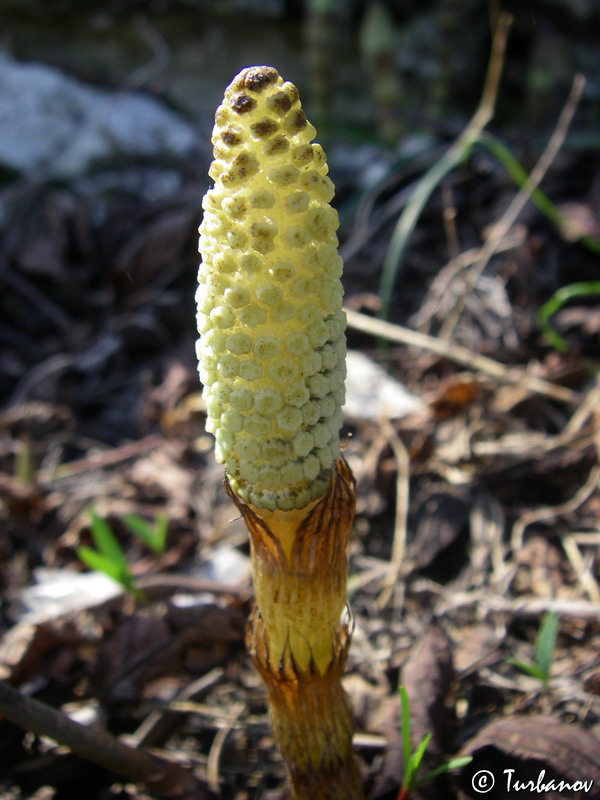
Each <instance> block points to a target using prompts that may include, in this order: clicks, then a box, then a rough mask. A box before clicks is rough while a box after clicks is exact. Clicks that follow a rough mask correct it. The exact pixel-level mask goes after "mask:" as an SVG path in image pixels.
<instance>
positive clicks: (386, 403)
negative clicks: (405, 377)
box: [343, 350, 425, 422]
mask: <svg viewBox="0 0 600 800" xmlns="http://www.w3.org/2000/svg"><path fill="white" fill-rule="evenodd" d="M346 364H347V367H348V376H347V378H346V405H345V406H344V408H343V411H344V416H345V417H346V419H349V420H351V421H358V420H370V421H371V422H379V421H380V420H381V419H382V418H388V419H399V418H400V417H405V416H407V415H408V414H412V413H414V412H419V411H423V410H424V409H425V403H424V402H423V401H422V400H421V399H420V398H419V397H417V396H416V395H414V394H412V393H411V392H409V391H408V389H407V388H406V387H405V386H404V385H403V384H401V383H400V381H397V380H396V379H395V378H392V377H390V376H389V375H388V374H387V373H386V371H385V370H384V369H383V368H382V367H380V366H379V364H376V363H375V362H374V361H372V360H371V359H370V358H368V356H366V355H364V353H361V352H359V351H358V350H349V351H348V354H347V357H346Z"/></svg>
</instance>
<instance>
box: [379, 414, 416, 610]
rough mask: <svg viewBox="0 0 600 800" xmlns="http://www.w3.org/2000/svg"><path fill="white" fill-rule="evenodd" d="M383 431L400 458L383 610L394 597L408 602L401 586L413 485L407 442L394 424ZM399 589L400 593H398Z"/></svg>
mask: <svg viewBox="0 0 600 800" xmlns="http://www.w3.org/2000/svg"><path fill="white" fill-rule="evenodd" d="M381 427H382V432H383V433H384V435H385V436H386V437H387V439H388V441H389V443H390V446H391V448H392V450H393V451H394V456H395V458H396V516H395V521H394V541H393V544H392V557H391V559H390V563H389V568H388V571H387V573H386V575H385V578H384V581H383V587H382V589H381V593H380V595H379V597H378V600H377V602H378V604H379V606H380V607H384V606H386V605H387V604H388V603H389V601H390V598H391V597H392V595H394V596H395V601H396V602H395V605H397V606H398V607H400V606H402V604H403V601H404V587H403V586H402V584H401V583H399V579H400V577H401V574H402V567H403V562H404V554H405V552H406V521H407V517H408V506H409V486H410V456H409V454H408V451H407V449H406V447H405V446H404V443H403V442H402V440H401V439H400V437H399V436H398V434H397V433H396V431H395V430H394V427H393V426H392V424H391V422H390V421H389V420H385V421H384V422H383V424H382V426H381ZM394 590H396V591H394Z"/></svg>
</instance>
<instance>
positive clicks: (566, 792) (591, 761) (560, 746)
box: [459, 715, 600, 800]
mask: <svg viewBox="0 0 600 800" xmlns="http://www.w3.org/2000/svg"><path fill="white" fill-rule="evenodd" d="M460 755H461V756H468V755H472V756H473V761H472V762H471V763H470V764H468V765H467V766H466V767H464V768H463V769H462V771H461V773H460V779H459V780H460V784H461V787H462V788H463V790H464V791H465V792H466V793H467V795H468V796H469V797H473V798H476V797H481V792H482V785H479V786H478V783H477V782H478V779H479V778H480V777H481V776H482V775H483V773H484V771H486V772H487V776H486V777H487V779H488V780H491V778H490V775H491V776H492V778H493V780H494V782H495V785H494V786H493V788H490V789H489V790H486V794H485V797H486V798H487V800H495V799H499V798H506V797H512V796H513V794H512V793H511V791H510V789H511V785H512V788H513V793H514V794H515V796H516V791H517V790H516V788H515V786H516V784H515V783H514V781H517V780H518V781H519V782H521V783H525V784H527V786H526V787H524V788H523V789H519V790H518V797H519V799H520V800H521V798H534V797H540V796H541V797H544V798H547V799H548V800H550V798H557V800H558V798H561V800H565V798H574V799H578V798H581V800H584V798H585V800H592V798H595V799H596V800H597V798H599V797H600V739H598V738H597V737H596V736H594V735H593V734H592V733H591V732H590V731H587V730H585V729H584V728H582V727H581V726H579V725H577V724H575V723H573V724H569V725H567V724H566V723H564V722H561V721H559V720H557V719H555V718H553V717H548V716H543V715H534V716H530V717H516V716H513V717H509V718H508V719H502V720H498V721H496V722H491V723H490V724H489V725H486V726H485V727H484V728H483V730H481V731H480V732H479V733H478V734H477V736H475V737H474V738H473V739H471V741H470V742H468V743H467V745H466V746H465V747H464V748H463V750H462V752H461V754H460ZM511 771H512V772H511ZM478 776H479V778H478ZM509 780H510V781H511V784H509V783H508V781H509ZM530 781H531V783H529V782H530ZM560 781H564V782H565V783H566V784H568V785H569V787H571V788H570V789H569V788H568V787H567V786H566V785H565V786H563V787H560V786H559V783H560ZM552 782H554V783H552ZM582 782H588V786H589V791H585V790H584V787H583V785H582ZM590 782H591V785H590ZM542 785H543V786H544V787H545V788H541V787H542Z"/></svg>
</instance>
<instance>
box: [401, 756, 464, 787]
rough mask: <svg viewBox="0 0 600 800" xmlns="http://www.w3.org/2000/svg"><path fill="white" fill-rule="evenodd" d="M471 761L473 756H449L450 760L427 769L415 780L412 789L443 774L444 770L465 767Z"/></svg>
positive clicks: (448, 770)
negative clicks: (427, 770)
mask: <svg viewBox="0 0 600 800" xmlns="http://www.w3.org/2000/svg"><path fill="white" fill-rule="evenodd" d="M471 761H473V756H462V757H461V758H451V759H450V761H446V763H445V764H440V766H439V767H435V769H432V770H429V772H427V773H426V774H425V775H423V777H422V778H421V779H420V780H419V781H417V782H416V783H415V785H414V787H413V788H414V789H416V788H418V787H419V786H423V784H424V783H428V782H429V781H431V780H433V779H434V778H437V776H438V775H443V774H444V772H450V770H453V769H459V768H460V767H466V766H467V764H470V763H471Z"/></svg>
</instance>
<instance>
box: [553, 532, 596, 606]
mask: <svg viewBox="0 0 600 800" xmlns="http://www.w3.org/2000/svg"><path fill="white" fill-rule="evenodd" d="M560 541H561V544H562V546H563V550H564V551H565V554H566V556H567V558H568V559H569V563H570V564H571V567H572V568H573V572H574V573H575V580H576V581H577V583H578V584H579V586H580V587H581V589H582V590H583V591H584V592H585V594H586V595H587V596H588V598H589V599H590V600H591V601H592V603H598V604H599V605H600V587H599V586H598V581H597V580H596V579H595V578H594V574H593V571H592V569H590V565H589V564H586V562H585V560H584V558H583V556H582V555H581V550H580V549H579V545H578V544H577V542H576V541H575V539H574V537H573V536H572V535H571V534H570V533H566V534H565V535H564V536H561V537H560Z"/></svg>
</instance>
